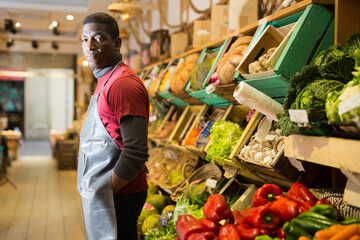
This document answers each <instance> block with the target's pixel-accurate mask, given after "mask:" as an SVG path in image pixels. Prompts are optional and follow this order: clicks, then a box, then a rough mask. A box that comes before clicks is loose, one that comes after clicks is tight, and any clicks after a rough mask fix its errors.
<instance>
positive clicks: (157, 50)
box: [150, 29, 170, 62]
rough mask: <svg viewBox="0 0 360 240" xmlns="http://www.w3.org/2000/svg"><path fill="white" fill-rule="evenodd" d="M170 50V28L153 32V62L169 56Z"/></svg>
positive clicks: (151, 49) (151, 50) (151, 52)
mask: <svg viewBox="0 0 360 240" xmlns="http://www.w3.org/2000/svg"><path fill="white" fill-rule="evenodd" d="M169 50H170V36H169V31H168V30H163V29H160V30H157V31H153V32H151V40H150V58H151V61H152V62H156V61H159V60H161V59H165V58H167V57H168V54H169Z"/></svg>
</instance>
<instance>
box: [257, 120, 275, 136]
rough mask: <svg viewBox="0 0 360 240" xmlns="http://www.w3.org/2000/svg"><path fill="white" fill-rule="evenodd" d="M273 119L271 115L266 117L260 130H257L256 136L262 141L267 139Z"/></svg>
mask: <svg viewBox="0 0 360 240" xmlns="http://www.w3.org/2000/svg"><path fill="white" fill-rule="evenodd" d="M271 124H272V120H271V119H270V118H269V117H265V120H264V122H263V123H262V124H261V126H260V128H259V130H258V131H257V132H256V137H258V138H260V139H261V141H263V140H264V139H265V137H266V136H267V135H268V133H269V131H270V129H271Z"/></svg>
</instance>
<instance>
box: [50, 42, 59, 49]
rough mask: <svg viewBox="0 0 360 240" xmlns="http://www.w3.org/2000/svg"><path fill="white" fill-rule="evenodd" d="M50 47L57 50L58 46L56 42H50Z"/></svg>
mask: <svg viewBox="0 0 360 240" xmlns="http://www.w3.org/2000/svg"><path fill="white" fill-rule="evenodd" d="M51 47H52V48H53V49H55V50H58V48H59V46H58V44H57V43H56V42H52V43H51Z"/></svg>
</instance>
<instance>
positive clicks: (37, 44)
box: [31, 41, 39, 49]
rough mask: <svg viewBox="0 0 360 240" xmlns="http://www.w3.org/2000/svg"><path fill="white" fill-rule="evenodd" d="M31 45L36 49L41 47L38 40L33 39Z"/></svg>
mask: <svg viewBox="0 0 360 240" xmlns="http://www.w3.org/2000/svg"><path fill="white" fill-rule="evenodd" d="M31 46H32V47H33V48H34V49H37V48H38V47H39V43H38V42H37V41H32V42H31Z"/></svg>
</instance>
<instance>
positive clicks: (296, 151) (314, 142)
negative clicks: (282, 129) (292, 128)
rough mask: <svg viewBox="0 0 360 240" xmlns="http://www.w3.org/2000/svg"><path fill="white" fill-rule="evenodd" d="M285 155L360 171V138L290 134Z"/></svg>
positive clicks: (287, 138) (286, 138) (286, 142)
mask: <svg viewBox="0 0 360 240" xmlns="http://www.w3.org/2000/svg"><path fill="white" fill-rule="evenodd" d="M285 156H286V157H291V158H296V159H299V160H304V161H308V162H312V163H317V164H320V165H325V166H329V167H334V168H340V165H342V166H343V167H345V168H347V169H349V170H350V171H353V172H357V173H360V140H354V139H344V138H334V137H315V136H305V135H290V136H289V137H285Z"/></svg>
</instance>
